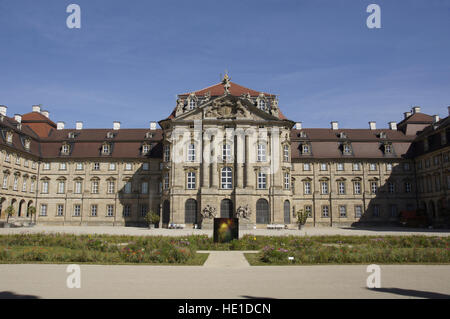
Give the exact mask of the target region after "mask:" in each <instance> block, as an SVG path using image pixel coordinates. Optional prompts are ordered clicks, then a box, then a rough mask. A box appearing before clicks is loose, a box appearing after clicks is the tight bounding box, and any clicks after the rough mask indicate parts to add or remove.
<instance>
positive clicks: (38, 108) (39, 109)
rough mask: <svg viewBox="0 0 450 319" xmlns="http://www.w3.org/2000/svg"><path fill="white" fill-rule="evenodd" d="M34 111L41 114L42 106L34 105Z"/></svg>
mask: <svg viewBox="0 0 450 319" xmlns="http://www.w3.org/2000/svg"><path fill="white" fill-rule="evenodd" d="M32 111H33V112H38V113H41V106H40V105H33V107H32Z"/></svg>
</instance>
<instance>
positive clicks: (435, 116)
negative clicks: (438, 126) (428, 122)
mask: <svg viewBox="0 0 450 319" xmlns="http://www.w3.org/2000/svg"><path fill="white" fill-rule="evenodd" d="M437 122H439V115H433V124H434V123H437Z"/></svg>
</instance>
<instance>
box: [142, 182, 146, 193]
mask: <svg viewBox="0 0 450 319" xmlns="http://www.w3.org/2000/svg"><path fill="white" fill-rule="evenodd" d="M141 193H142V194H148V182H143V183H142V184H141Z"/></svg>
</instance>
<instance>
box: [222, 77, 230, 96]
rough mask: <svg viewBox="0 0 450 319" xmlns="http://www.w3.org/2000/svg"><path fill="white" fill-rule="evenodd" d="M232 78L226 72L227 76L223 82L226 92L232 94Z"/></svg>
mask: <svg viewBox="0 0 450 319" xmlns="http://www.w3.org/2000/svg"><path fill="white" fill-rule="evenodd" d="M230 81H231V78H230V77H229V76H228V74H227V73H225V76H224V77H223V80H222V84H223V88H224V89H225V94H230V87H231V84H230Z"/></svg>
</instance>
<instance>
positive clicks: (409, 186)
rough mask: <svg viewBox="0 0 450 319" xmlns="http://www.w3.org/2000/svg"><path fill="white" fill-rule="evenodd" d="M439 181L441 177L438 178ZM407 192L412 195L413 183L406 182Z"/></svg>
mask: <svg viewBox="0 0 450 319" xmlns="http://www.w3.org/2000/svg"><path fill="white" fill-rule="evenodd" d="M437 179H438V180H439V177H437ZM405 192H406V193H411V183H410V182H405Z"/></svg>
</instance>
